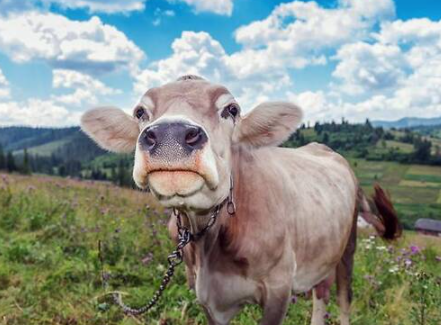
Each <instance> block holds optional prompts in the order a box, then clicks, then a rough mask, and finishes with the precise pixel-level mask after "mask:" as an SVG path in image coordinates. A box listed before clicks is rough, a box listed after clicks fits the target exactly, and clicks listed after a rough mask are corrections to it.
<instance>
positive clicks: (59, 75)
mask: <svg viewBox="0 0 441 325" xmlns="http://www.w3.org/2000/svg"><path fill="white" fill-rule="evenodd" d="M52 86H53V88H67V89H73V90H74V91H73V92H72V93H70V94H67V95H60V96H52V99H53V100H54V102H56V103H62V104H67V105H80V104H83V105H84V104H87V105H92V104H97V103H98V98H99V97H100V96H110V95H117V94H120V93H121V90H119V89H114V88H110V87H108V86H106V85H105V84H104V83H102V82H101V81H99V80H97V79H94V78H92V77H91V76H88V75H86V74H83V73H80V72H77V71H72V70H63V69H56V70H54V71H53V80H52Z"/></svg>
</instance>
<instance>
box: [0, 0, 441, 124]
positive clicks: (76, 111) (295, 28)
mask: <svg viewBox="0 0 441 325" xmlns="http://www.w3.org/2000/svg"><path fill="white" fill-rule="evenodd" d="M187 73H193V74H199V75H202V76H203V77H205V78H207V79H209V80H212V81H214V82H217V83H222V84H225V85H226V86H227V87H228V88H229V89H230V90H231V91H232V93H233V94H234V95H235V96H236V97H237V98H238V101H239V103H240V104H241V106H242V108H243V110H244V111H245V112H247V111H249V110H251V109H252V108H253V107H254V106H255V105H256V104H258V103H259V102H262V101H266V100H287V101H293V102H297V103H298V104H299V105H300V106H301V107H302V108H303V109H304V111H305V119H306V120H307V121H311V122H313V121H316V120H331V119H335V120H339V119H341V118H342V117H345V118H348V119H350V120H351V121H355V122H356V121H363V120H364V119H366V118H371V119H386V120H391V119H397V118H400V117H404V116H420V117H432V116H441V91H440V90H439V89H441V2H439V1H433V0H419V1H411V0H396V1H393V0H376V1H366V0H323V1H318V0H317V1H263V0H261V1H259V0H147V1H146V0H82V1H77V0H0V125H17V124H20V125H39V126H45V125H50V126H64V125H75V124H77V123H78V120H79V117H80V116H81V114H82V113H83V112H84V111H85V110H87V109H88V108H91V107H95V106H101V105H116V106H119V107H122V108H124V109H126V110H127V111H128V112H129V111H130V110H131V108H132V107H133V106H134V105H135V104H136V103H137V101H138V100H139V98H140V96H141V95H142V93H143V92H145V91H146V90H147V89H148V88H150V87H154V86H158V85H161V84H164V83H166V82H169V81H172V80H174V79H176V78H177V77H179V76H180V75H183V74H187Z"/></svg>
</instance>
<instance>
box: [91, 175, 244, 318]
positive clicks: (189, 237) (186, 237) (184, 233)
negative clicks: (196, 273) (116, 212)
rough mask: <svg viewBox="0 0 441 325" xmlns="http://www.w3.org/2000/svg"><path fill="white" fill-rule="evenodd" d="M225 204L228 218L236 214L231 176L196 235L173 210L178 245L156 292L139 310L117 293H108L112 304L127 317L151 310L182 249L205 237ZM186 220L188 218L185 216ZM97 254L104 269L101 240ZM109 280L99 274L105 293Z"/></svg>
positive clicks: (180, 258) (107, 275) (178, 260)
mask: <svg viewBox="0 0 441 325" xmlns="http://www.w3.org/2000/svg"><path fill="white" fill-rule="evenodd" d="M225 202H226V203H227V212H228V214H229V215H230V216H233V215H234V214H235V212H236V207H235V205H234V201H233V176H232V175H231V176H230V193H229V196H228V197H227V198H226V199H225V200H224V201H223V202H222V203H221V204H219V205H217V206H216V207H215V209H214V212H213V214H212V215H211V217H210V219H209V220H208V223H207V225H206V226H205V227H204V228H202V230H200V231H199V232H198V233H196V234H192V233H191V231H190V229H188V228H187V227H185V226H183V224H182V214H181V212H180V211H179V210H178V209H173V213H174V214H175V216H176V226H177V228H178V244H177V246H176V249H175V250H174V251H173V252H172V253H171V254H170V255H169V256H168V257H167V261H168V268H167V272H166V273H165V275H164V277H163V278H162V282H161V285H160V286H159V288H158V290H156V292H155V294H154V295H153V297H152V298H151V299H150V301H149V302H148V303H147V304H146V305H144V306H142V307H139V308H133V307H130V306H128V305H126V304H125V303H124V301H123V299H122V295H121V293H119V292H112V293H110V294H111V295H112V298H113V302H114V303H115V304H116V305H118V306H119V307H120V308H121V309H122V310H123V312H124V313H125V314H127V315H141V314H144V313H146V312H147V311H149V310H150V309H152V308H153V307H154V306H155V305H156V303H157V302H158V300H159V298H161V296H162V294H163V292H164V290H165V289H166V288H167V285H168V284H169V282H170V280H171V278H172V276H173V275H174V273H175V267H176V266H178V265H180V264H181V263H182V262H183V261H184V247H185V246H187V245H188V244H189V243H190V242H191V241H198V240H199V239H200V238H201V237H202V236H204V235H205V233H206V232H207V231H208V230H209V229H210V228H211V227H213V225H214V224H215V223H216V220H217V217H218V216H219V213H220V211H221V210H222V207H223V206H224V204H225ZM187 218H188V216H187ZM98 254H99V260H100V262H101V267H102V268H103V267H104V259H103V254H102V243H101V240H99V241H98ZM110 278H111V274H110V273H108V272H104V269H103V270H102V272H101V279H102V282H103V287H104V290H105V291H108V288H109V279H110Z"/></svg>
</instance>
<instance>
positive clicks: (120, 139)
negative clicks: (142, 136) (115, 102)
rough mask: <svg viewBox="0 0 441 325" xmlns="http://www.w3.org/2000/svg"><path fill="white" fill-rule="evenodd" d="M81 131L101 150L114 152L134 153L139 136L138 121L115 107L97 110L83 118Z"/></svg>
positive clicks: (85, 114)
mask: <svg viewBox="0 0 441 325" xmlns="http://www.w3.org/2000/svg"><path fill="white" fill-rule="evenodd" d="M81 129H82V130H83V131H84V132H85V133H86V134H87V135H88V136H89V137H91V138H92V139H93V140H94V141H95V142H96V143H97V144H98V145H99V146H100V147H101V148H103V149H106V150H109V151H113V152H132V151H134V150H135V147H136V141H137V139H138V135H139V127H138V123H137V122H136V120H135V119H134V118H133V117H131V116H130V115H128V114H126V113H124V112H123V111H122V110H120V109H118V108H113V107H104V108H95V109H92V110H90V111H88V112H86V113H84V115H83V116H82V117H81Z"/></svg>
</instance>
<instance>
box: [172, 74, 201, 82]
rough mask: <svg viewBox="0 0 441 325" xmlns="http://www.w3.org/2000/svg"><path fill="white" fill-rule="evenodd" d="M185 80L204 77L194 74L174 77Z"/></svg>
mask: <svg viewBox="0 0 441 325" xmlns="http://www.w3.org/2000/svg"><path fill="white" fill-rule="evenodd" d="M186 80H205V79H204V78H202V77H200V76H196V75H194V74H187V75H184V76H181V77H179V78H178V79H176V81H186Z"/></svg>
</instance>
